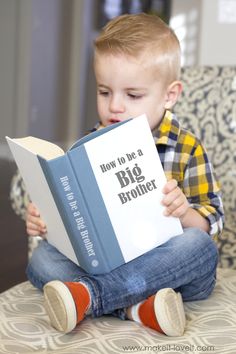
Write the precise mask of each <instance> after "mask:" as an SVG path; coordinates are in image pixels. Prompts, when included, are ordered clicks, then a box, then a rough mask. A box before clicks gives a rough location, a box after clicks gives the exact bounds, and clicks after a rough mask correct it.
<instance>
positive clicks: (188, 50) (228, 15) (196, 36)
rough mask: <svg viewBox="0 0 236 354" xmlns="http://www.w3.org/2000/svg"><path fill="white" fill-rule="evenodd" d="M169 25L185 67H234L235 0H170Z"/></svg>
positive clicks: (235, 48)
mask: <svg viewBox="0 0 236 354" xmlns="http://www.w3.org/2000/svg"><path fill="white" fill-rule="evenodd" d="M220 10H221V12H220ZM224 13H225V21H222V15H223V14H224ZM220 18H221V20H220ZM226 21H230V22H229V23H226ZM171 26H172V27H173V28H174V30H175V31H176V33H177V35H178V37H179V39H180V42H181V45H182V50H183V57H184V58H183V64H184V65H190V66H191V65H236V46H235V44H234V43H235V35H236V0H172V15H171Z"/></svg>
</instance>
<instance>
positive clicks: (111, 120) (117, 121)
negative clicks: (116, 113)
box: [109, 118, 121, 124]
mask: <svg viewBox="0 0 236 354" xmlns="http://www.w3.org/2000/svg"><path fill="white" fill-rule="evenodd" d="M120 121H121V120H120V119H118V118H110V119H109V123H110V124H115V123H119V122H120Z"/></svg>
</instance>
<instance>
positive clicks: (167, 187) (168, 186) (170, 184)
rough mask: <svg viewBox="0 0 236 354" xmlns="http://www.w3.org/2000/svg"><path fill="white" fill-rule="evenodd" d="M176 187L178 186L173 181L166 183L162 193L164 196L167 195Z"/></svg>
mask: <svg viewBox="0 0 236 354" xmlns="http://www.w3.org/2000/svg"><path fill="white" fill-rule="evenodd" d="M177 186H178V183H177V181H176V180H175V179H171V180H170V181H168V182H167V183H166V184H165V186H164V188H163V190H162V192H163V193H164V194H167V193H169V192H171V191H172V190H173V189H175V188H176V187H177Z"/></svg>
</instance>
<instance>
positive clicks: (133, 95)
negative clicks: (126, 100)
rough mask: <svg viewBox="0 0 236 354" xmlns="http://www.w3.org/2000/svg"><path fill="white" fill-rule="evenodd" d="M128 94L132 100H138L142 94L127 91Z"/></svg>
mask: <svg viewBox="0 0 236 354" xmlns="http://www.w3.org/2000/svg"><path fill="white" fill-rule="evenodd" d="M128 96H129V97H130V98H131V99H132V100H138V99H139V98H142V95H135V94H133V93H128Z"/></svg>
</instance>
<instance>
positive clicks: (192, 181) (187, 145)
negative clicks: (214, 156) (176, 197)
mask: <svg viewBox="0 0 236 354" xmlns="http://www.w3.org/2000/svg"><path fill="white" fill-rule="evenodd" d="M178 145H179V146H178V149H179V150H181V155H182V159H180V161H181V160H182V161H181V164H182V169H181V170H182V174H183V182H182V188H183V192H184V194H185V195H186V197H187V199H188V201H189V203H190V205H191V207H192V208H194V209H196V210H197V211H198V212H199V213H200V214H201V215H202V216H203V217H205V218H206V219H208V221H209V223H210V227H211V228H210V234H211V235H212V236H217V235H218V234H220V233H221V231H222V229H223V222H224V212H223V204H222V199H221V193H220V187H219V183H218V182H217V180H216V178H215V174H214V171H213V167H212V164H211V162H210V161H209V158H208V155H207V153H206V150H205V149H204V147H203V146H202V144H201V143H200V141H199V140H198V139H197V138H195V137H194V136H193V135H192V134H190V133H188V132H185V131H182V136H181V137H180V139H179V144H178Z"/></svg>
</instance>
